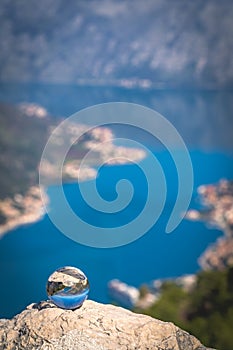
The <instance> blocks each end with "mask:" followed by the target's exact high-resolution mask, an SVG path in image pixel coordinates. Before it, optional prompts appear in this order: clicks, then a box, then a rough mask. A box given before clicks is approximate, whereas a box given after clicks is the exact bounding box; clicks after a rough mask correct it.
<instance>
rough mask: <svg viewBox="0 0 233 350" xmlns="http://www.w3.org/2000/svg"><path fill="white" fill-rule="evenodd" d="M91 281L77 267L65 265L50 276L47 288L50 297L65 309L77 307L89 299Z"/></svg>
mask: <svg viewBox="0 0 233 350" xmlns="http://www.w3.org/2000/svg"><path fill="white" fill-rule="evenodd" d="M89 289H90V288H89V282H88V279H87V277H86V276H85V274H84V273H83V272H82V271H81V270H79V269H77V268H76V267H71V266H65V267H61V268H59V269H57V270H56V271H55V272H54V273H52V275H50V276H49V278H48V282H47V286H46V290H47V294H48V297H49V299H50V300H51V301H52V302H53V303H54V304H55V305H57V306H59V307H61V308H63V309H70V310H72V309H76V308H78V307H80V306H81V305H82V304H83V302H84V301H85V300H86V299H87V297H88V293H89Z"/></svg>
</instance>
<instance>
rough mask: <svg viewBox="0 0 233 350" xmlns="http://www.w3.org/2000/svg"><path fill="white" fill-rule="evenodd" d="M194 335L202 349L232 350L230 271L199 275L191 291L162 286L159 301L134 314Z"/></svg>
mask: <svg viewBox="0 0 233 350" xmlns="http://www.w3.org/2000/svg"><path fill="white" fill-rule="evenodd" d="M135 311H137V312H143V313H145V314H147V315H150V316H152V317H156V318H159V319H161V320H164V321H172V322H174V323H175V324H176V325H177V326H179V327H181V328H183V329H186V330H187V331H188V332H190V333H191V334H193V335H195V336H196V337H197V338H198V339H200V340H201V342H202V343H203V344H205V345H206V346H210V347H214V348H216V349H219V350H232V349H233V331H232V330H233V267H231V268H228V269H226V270H224V271H205V272H204V271H202V272H200V273H199V274H198V276H197V283H196V285H195V287H194V288H193V289H192V291H190V292H187V291H184V289H183V288H182V287H180V286H177V285H176V284H175V283H173V282H165V283H164V284H163V286H162V290H161V297H160V299H159V300H158V301H157V302H156V303H155V304H154V305H152V306H151V307H150V308H148V309H147V310H138V309H137V310H135Z"/></svg>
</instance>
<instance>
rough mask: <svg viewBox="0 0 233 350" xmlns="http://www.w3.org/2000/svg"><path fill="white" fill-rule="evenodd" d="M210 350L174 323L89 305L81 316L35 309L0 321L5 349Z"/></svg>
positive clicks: (46, 306)
mask: <svg viewBox="0 0 233 350" xmlns="http://www.w3.org/2000/svg"><path fill="white" fill-rule="evenodd" d="M8 349H9V350H10V349H14V350H21V349H27V350H34V349H41V350H110V349H113V350H117V349H122V350H131V349H132V350H133V349H134V350H146V349H147V350H149V349H153V350H205V349H206V350H207V348H206V347H204V346H203V345H202V344H201V343H200V342H199V341H198V340H197V339H196V338H195V337H193V336H191V335H190V334H188V333H187V332H185V331H183V330H181V329H180V328H178V327H176V326H175V325H174V324H172V323H169V322H162V321H159V320H156V319H153V318H151V317H149V316H145V315H139V314H135V313H133V312H131V311H128V310H125V309H123V308H120V307H116V306H113V305H103V304H99V303H96V302H94V301H90V300H87V301H86V302H85V303H84V304H83V306H82V307H81V308H79V309H77V310H75V311H71V310H63V309H60V308H57V307H56V306H55V305H53V304H52V303H50V302H45V301H44V302H40V303H39V304H31V305H30V306H28V307H27V309H26V310H24V311H23V312H21V313H20V314H19V315H16V316H15V317H14V318H13V319H12V320H4V319H3V320H0V350H8Z"/></svg>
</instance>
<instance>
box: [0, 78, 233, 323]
mask: <svg viewBox="0 0 233 350" xmlns="http://www.w3.org/2000/svg"><path fill="white" fill-rule="evenodd" d="M232 97H233V92H232V91H172V90H140V89H132V90H127V89H121V88H116V87H115V88H114V87H110V86H107V87H80V86H75V85H73V86H69V85H46V84H41V85H38V84H37V85H36V84H21V85H20V84H0V102H7V103H20V102H33V103H38V104H41V105H42V106H43V107H45V108H47V110H48V111H49V112H50V113H51V114H52V115H56V116H69V115H71V114H72V113H75V112H77V111H78V110H80V109H82V108H85V107H88V106H91V105H94V104H97V103H104V102H111V101H121V102H122V101H125V102H133V103H138V104H142V105H144V106H147V107H150V108H153V109H155V110H157V111H158V112H159V113H161V114H163V115H164V116H165V117H166V118H167V119H168V120H169V121H170V122H172V123H173V125H174V126H175V127H176V128H177V130H178V132H179V133H180V134H181V136H182V137H183V139H184V141H185V142H186V145H187V147H188V148H189V149H190V150H191V151H190V152H191V158H192V162H193V168H194V192H193V199H192V201H191V204H190V207H192V208H195V207H197V206H198V203H197V201H196V189H197V186H199V185H201V184H208V183H213V182H217V181H219V179H220V178H222V177H224V178H229V179H230V178H233V157H232V149H233V123H232V115H233V98H232ZM114 131H115V133H116V135H119V136H120V137H124V136H127V137H128V136H129V137H130V136H133V138H134V139H136V140H137V137H139V140H138V141H142V142H147V143H148V142H149V143H150V147H151V149H152V150H153V151H154V152H155V154H156V157H157V159H158V160H159V162H160V163H161V165H162V167H163V170H164V171H165V175H166V180H167V187H168V195H167V201H166V206H165V208H164V211H163V213H162V215H161V217H160V218H159V220H158V222H157V223H156V224H155V225H154V226H153V227H152V228H151V229H150V230H149V232H147V233H146V234H145V235H144V236H143V237H141V238H140V239H138V240H137V241H135V242H133V243H131V244H129V245H126V246H122V247H118V248H111V249H96V248H90V247H87V246H83V245H80V244H78V243H76V242H74V241H72V240H70V239H68V238H67V237H65V236H64V235H63V234H61V233H60V232H59V231H58V230H57V229H56V228H55V226H54V225H53V224H52V223H51V221H50V219H49V218H48V216H47V215H46V216H45V217H44V218H43V220H41V221H40V222H37V223H35V224H31V225H27V226H24V227H20V228H18V229H16V230H14V231H12V232H11V233H9V234H7V235H6V236H4V237H3V238H2V239H1V240H0V276H1V279H0V283H1V288H0V318H1V317H11V316H13V315H15V314H16V313H17V312H19V311H21V310H22V309H23V308H25V306H26V305H28V304H29V303H31V302H38V301H40V300H42V299H45V298H46V292H45V285H46V281H47V278H48V276H49V275H50V274H51V273H52V272H53V271H54V270H56V269H57V268H58V267H61V266H64V265H71V266H72V265H73V266H77V267H79V268H80V269H81V270H83V271H84V272H85V274H86V275H87V276H88V278H89V281H90V288H91V291H90V298H92V299H94V300H97V301H101V302H109V298H108V295H107V283H108V281H109V280H111V279H113V278H119V279H120V280H122V281H125V282H126V283H129V284H132V285H134V286H139V285H140V284H141V283H144V282H149V281H151V280H152V279H155V278H162V277H169V276H178V275H181V274H184V273H194V272H196V271H198V269H199V266H198V262H197V259H198V257H199V256H200V255H201V253H202V252H203V251H204V250H205V249H206V247H207V246H208V245H209V243H210V242H214V241H215V240H216V238H217V237H219V236H221V235H222V233H221V232H220V231H218V230H209V229H207V228H206V226H205V225H204V224H203V223H193V222H189V221H186V220H183V221H182V222H181V224H180V225H179V226H178V227H177V229H176V230H175V231H174V232H173V233H171V234H165V233H164V230H165V226H166V223H167V219H168V217H169V214H170V212H171V209H172V207H173V204H174V200H175V197H176V194H177V174H176V170H175V168H174V166H172V164H171V163H172V162H171V157H170V156H169V154H168V153H167V152H165V151H161V149H160V151H158V148H156V147H157V144H156V143H153V141H152V140H149V138H148V135H145V134H143V133H142V134H137V132H136V130H135V129H134V130H130V129H128V130H124V129H122V128H121V127H120V128H119V129H117V128H116V129H115V130H114ZM151 141H152V142H151ZM145 161H150V159H147V160H145ZM122 175H123V177H126V178H128V179H130V181H131V182H132V183H133V184H134V187H135V193H134V198H133V201H132V203H130V206H129V207H128V208H127V210H126V211H124V212H123V213H121V215H120V216H117V215H107V214H106V215H105V216H104V215H103V214H99V213H97V212H96V211H93V210H91V209H90V208H88V206H86V205H85V203H84V202H83V201H82V198H81V196H80V192H79V188H78V186H77V184H69V185H64V190H65V193H66V196H67V198H68V201H69V203H70V205H71V206H72V207H73V208H74V210H75V211H78V212H79V214H80V215H81V216H82V217H83V218H84V219H85V218H86V219H88V220H91V221H92V222H93V224H101V225H102V226H105V227H112V226H118V225H120V224H122V223H126V222H127V220H130V219H132V218H133V217H135V216H136V215H137V213H139V212H140V210H141V209H142V207H143V205H144V201H145V198H146V192H147V186H146V183H145V178H144V177H143V174H142V173H141V172H140V171H139V170H138V168H137V167H136V166H133V165H125V166H113V167H103V168H102V169H101V174H100V175H99V177H98V182H97V185H98V190H99V192H100V194H101V195H102V196H103V197H104V198H105V199H106V200H112V199H114V198H115V196H116V191H115V184H116V182H117V179H119V178H122ZM85 186H88V183H86V184H85ZM56 190H57V188H56V186H52V187H50V188H49V190H48V193H49V196H50V200H51V206H52V208H56V206H57V205H58V203H56ZM67 224H69V223H67Z"/></svg>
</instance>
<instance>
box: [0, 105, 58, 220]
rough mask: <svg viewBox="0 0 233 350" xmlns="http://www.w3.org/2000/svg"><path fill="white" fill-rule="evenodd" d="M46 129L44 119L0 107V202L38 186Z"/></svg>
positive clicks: (49, 123)
mask: <svg viewBox="0 0 233 350" xmlns="http://www.w3.org/2000/svg"><path fill="white" fill-rule="evenodd" d="M50 125H51V120H49V119H47V118H45V119H40V118H36V117H35V118H33V117H29V116H27V115H25V114H24V113H23V112H22V111H21V110H20V109H19V108H17V107H14V106H11V105H5V104H1V105H0V168H1V172H0V199H4V198H6V197H13V196H14V195H15V194H16V193H20V194H24V193H25V192H26V191H27V190H28V188H29V187H30V186H33V185H35V184H37V183H38V164H39V161H40V157H41V154H42V151H43V148H44V145H45V143H46V140H47V137H48V131H49V127H50ZM3 219H4V218H3ZM0 220H1V218H0ZM1 221H2V220H1Z"/></svg>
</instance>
